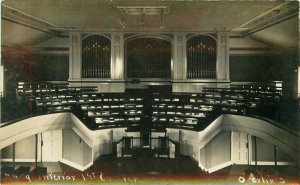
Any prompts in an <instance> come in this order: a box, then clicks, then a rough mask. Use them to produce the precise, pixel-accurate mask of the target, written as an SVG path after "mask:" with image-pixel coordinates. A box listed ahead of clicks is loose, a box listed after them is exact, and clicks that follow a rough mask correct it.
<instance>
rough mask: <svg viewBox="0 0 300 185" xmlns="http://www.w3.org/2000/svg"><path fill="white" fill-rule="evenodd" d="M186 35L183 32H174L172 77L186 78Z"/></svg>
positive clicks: (175, 78)
mask: <svg viewBox="0 0 300 185" xmlns="http://www.w3.org/2000/svg"><path fill="white" fill-rule="evenodd" d="M185 56H186V35H185V33H174V42H173V57H172V59H173V61H172V68H171V69H172V79H173V80H184V79H186V57H185Z"/></svg>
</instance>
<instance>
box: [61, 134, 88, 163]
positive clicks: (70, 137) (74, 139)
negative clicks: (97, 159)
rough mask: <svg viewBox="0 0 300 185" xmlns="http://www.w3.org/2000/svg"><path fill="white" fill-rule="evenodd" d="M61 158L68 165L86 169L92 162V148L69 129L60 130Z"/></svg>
mask: <svg viewBox="0 0 300 185" xmlns="http://www.w3.org/2000/svg"><path fill="white" fill-rule="evenodd" d="M62 135H63V144H62V160H61V162H63V163H65V164H68V165H70V166H78V168H82V169H86V168H87V167H89V166H90V165H91V164H92V162H93V153H92V148H91V147H89V146H88V145H87V144H86V143H85V141H84V140H83V139H82V138H80V137H79V136H78V135H77V134H76V132H74V131H73V130H71V129H65V130H63V131H62Z"/></svg>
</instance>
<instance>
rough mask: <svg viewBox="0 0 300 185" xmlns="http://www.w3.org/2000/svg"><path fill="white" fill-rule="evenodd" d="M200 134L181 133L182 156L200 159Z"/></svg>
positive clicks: (181, 131) (185, 131)
mask: <svg viewBox="0 0 300 185" xmlns="http://www.w3.org/2000/svg"><path fill="white" fill-rule="evenodd" d="M198 136H199V133H198V132H195V131H189V130H180V131H179V142H180V154H182V155H186V156H190V157H192V158H193V159H194V160H196V161H198V159H199V150H198V148H199V141H198Z"/></svg>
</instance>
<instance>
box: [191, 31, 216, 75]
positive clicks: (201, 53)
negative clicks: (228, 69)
mask: <svg viewBox="0 0 300 185" xmlns="http://www.w3.org/2000/svg"><path fill="white" fill-rule="evenodd" d="M187 78H189V79H195V78H216V41H215V40H214V39H213V38H211V37H209V36H206V35H198V36H194V37H192V38H190V39H189V40H188V41H187Z"/></svg>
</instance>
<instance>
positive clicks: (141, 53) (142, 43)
mask: <svg viewBox="0 0 300 185" xmlns="http://www.w3.org/2000/svg"><path fill="white" fill-rule="evenodd" d="M126 53H127V55H126V70H127V73H126V74H127V78H170V76H171V43H170V42H168V41H165V40H162V39H157V38H138V39H134V40H131V41H128V42H127V44H126Z"/></svg>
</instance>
